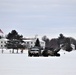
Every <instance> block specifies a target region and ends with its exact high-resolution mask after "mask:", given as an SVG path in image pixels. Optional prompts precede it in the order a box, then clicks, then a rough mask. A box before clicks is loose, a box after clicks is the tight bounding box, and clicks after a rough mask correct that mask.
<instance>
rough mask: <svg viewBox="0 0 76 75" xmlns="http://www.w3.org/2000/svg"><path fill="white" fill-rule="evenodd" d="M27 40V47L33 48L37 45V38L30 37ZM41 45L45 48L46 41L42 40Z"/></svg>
mask: <svg viewBox="0 0 76 75" xmlns="http://www.w3.org/2000/svg"><path fill="white" fill-rule="evenodd" d="M24 41H25V45H26V47H27V48H31V47H34V46H35V42H36V38H32V39H31V38H30V39H26V40H24ZM40 45H41V47H42V48H45V42H44V41H42V40H40Z"/></svg>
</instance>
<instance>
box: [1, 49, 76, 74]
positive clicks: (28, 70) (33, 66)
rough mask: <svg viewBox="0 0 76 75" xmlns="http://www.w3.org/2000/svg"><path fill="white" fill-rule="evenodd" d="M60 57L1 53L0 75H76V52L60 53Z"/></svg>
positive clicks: (25, 52)
mask: <svg viewBox="0 0 76 75" xmlns="http://www.w3.org/2000/svg"><path fill="white" fill-rule="evenodd" d="M59 53H60V54H61V56H60V57H51V56H49V57H28V53H27V50H26V51H24V53H23V54H21V53H19V54H16V53H15V54H12V53H10V52H9V50H7V51H6V50H5V51H4V53H3V54H2V53H1V51H0V75H76V51H72V52H66V51H62V50H61V51H60V52H59Z"/></svg>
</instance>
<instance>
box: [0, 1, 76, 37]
mask: <svg viewBox="0 0 76 75" xmlns="http://www.w3.org/2000/svg"><path fill="white" fill-rule="evenodd" d="M0 29H2V30H3V32H4V33H5V34H7V33H8V32H10V31H11V30H14V29H15V30H17V31H18V32H19V33H20V34H23V35H24V36H25V37H26V36H34V35H35V34H38V35H39V36H43V35H47V36H50V37H58V34H60V33H63V34H64V35H66V36H73V37H76V0H0Z"/></svg>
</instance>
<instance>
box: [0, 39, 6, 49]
mask: <svg viewBox="0 0 76 75" xmlns="http://www.w3.org/2000/svg"><path fill="white" fill-rule="evenodd" d="M6 43H7V39H6V38H1V39H0V49H3V48H6V47H5V45H6Z"/></svg>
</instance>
